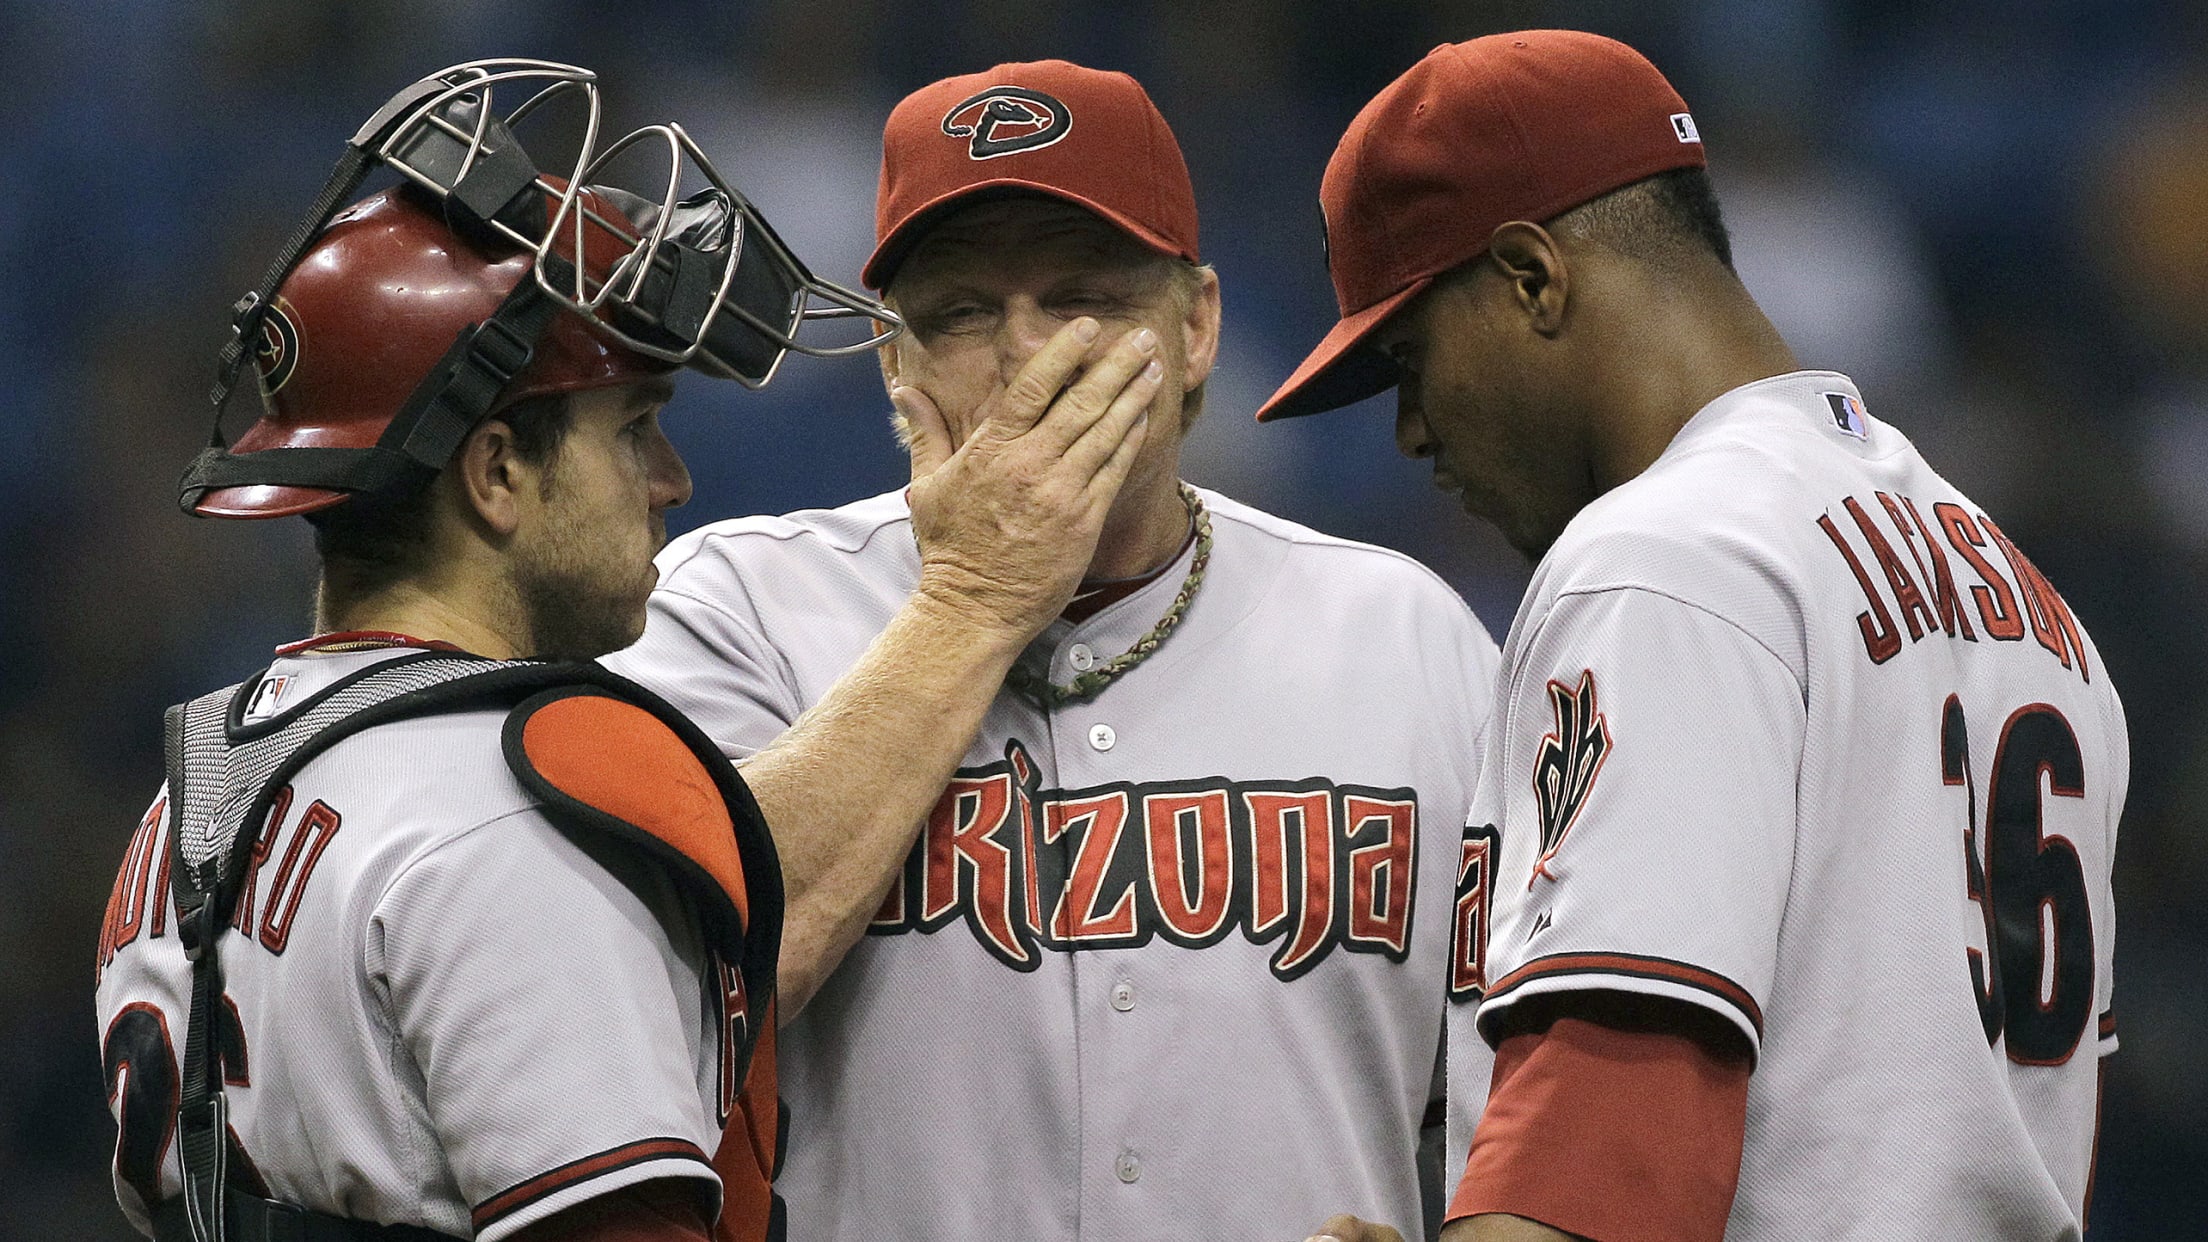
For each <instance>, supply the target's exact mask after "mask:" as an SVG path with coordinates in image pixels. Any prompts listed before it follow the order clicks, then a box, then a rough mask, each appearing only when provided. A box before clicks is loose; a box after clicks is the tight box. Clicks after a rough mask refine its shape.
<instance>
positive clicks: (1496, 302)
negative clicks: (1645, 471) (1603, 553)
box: [1368, 256, 1597, 561]
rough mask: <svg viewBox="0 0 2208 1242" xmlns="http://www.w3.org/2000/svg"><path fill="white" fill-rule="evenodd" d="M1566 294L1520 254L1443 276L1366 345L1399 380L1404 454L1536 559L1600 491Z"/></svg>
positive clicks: (1399, 436)
mask: <svg viewBox="0 0 2208 1242" xmlns="http://www.w3.org/2000/svg"><path fill="white" fill-rule="evenodd" d="M1560 292H1561V291H1560V290H1559V289H1555V288H1545V287H1544V286H1543V282H1542V280H1541V279H1539V277H1538V274H1537V275H1536V277H1534V278H1530V279H1529V278H1528V277H1527V276H1526V273H1525V271H1524V269H1523V265H1522V263H1520V262H1518V260H1517V257H1515V256H1514V257H1513V258H1512V259H1511V260H1509V261H1505V262H1497V261H1495V259H1494V257H1493V256H1483V257H1481V258H1480V259H1476V260H1474V261H1472V262H1471V263H1468V264H1466V265H1465V266H1464V267H1461V268H1459V269H1457V270H1455V271H1453V272H1450V273H1448V274H1446V275H1444V276H1442V277H1441V278H1440V279H1439V280H1437V281H1435V282H1434V284H1433V285H1432V286H1431V287H1429V288H1428V289H1427V290H1426V291H1425V292H1424V293H1422V294H1420V295H1419V296H1418V297H1416V298H1413V299H1412V300H1411V302H1410V303H1409V304H1408V305H1406V306H1405V307H1404V308H1403V309H1402V310H1401V311H1399V312H1397V313H1396V314H1395V315H1394V316H1392V317H1390V318H1389V319H1388V320H1387V322H1385V323H1383V324H1381V326H1380V327H1379V328H1377V329H1375V330H1374V332H1373V334H1372V336H1371V337H1370V338H1368V340H1369V341H1370V342H1371V343H1372V344H1373V345H1374V346H1375V347H1377V348H1379V349H1380V350H1382V351H1383V352H1385V353H1386V354H1388V356H1389V357H1391V358H1393V359H1394V360H1395V362H1396V364H1397V366H1398V367H1399V368H1400V370H1401V373H1402V379H1401V382H1400V383H1399V384H1398V386H1397V390H1396V419H1395V440H1396V447H1397V448H1399V449H1400V450H1402V452H1403V454H1404V455H1405V456H1408V457H1414V458H1430V459H1432V461H1433V463H1434V485H1435V486H1437V487H1439V488H1441V489H1443V490H1444V491H1449V492H1453V493H1456V494H1457V495H1458V497H1459V499H1460V501H1461V502H1462V504H1463V505H1464V508H1465V510H1466V511H1467V512H1470V513H1473V514H1476V515H1478V516H1480V517H1484V518H1486V519H1487V520H1489V521H1491V522H1493V523H1495V525H1496V526H1497V527H1498V528H1499V529H1500V530H1501V531H1502V533H1503V536H1504V538H1506V539H1508V540H1509V541H1510V543H1511V546H1513V547H1515V548H1517V549H1518V550H1519V551H1521V552H1523V553H1525V554H1526V555H1527V556H1528V557H1530V558H1532V559H1534V560H1536V561H1538V560H1539V559H1540V558H1541V557H1542V556H1543V555H1545V554H1546V553H1547V552H1548V550H1549V547H1550V545H1551V544H1553V543H1555V542H1556V539H1557V536H1558V535H1560V534H1562V533H1563V531H1564V527H1565V525H1566V524H1567V523H1568V522H1570V521H1571V520H1572V516H1573V515H1574V514H1576V513H1578V512H1579V510H1580V509H1581V508H1583V507H1585V506H1586V504H1587V503H1588V502H1589V501H1591V500H1593V499H1594V498H1595V496H1596V494H1597V491H1596V488H1595V487H1594V485H1593V482H1592V479H1591V477H1590V474H1589V470H1588V463H1587V455H1586V452H1585V436H1584V434H1583V424H1584V421H1585V420H1584V416H1583V411H1582V408H1581V403H1580V399H1579V396H1578V394H1579V392H1580V391H1581V388H1582V385H1583V384H1584V382H1585V381H1584V377H1583V376H1580V375H1576V374H1574V373H1573V368H1572V366H1571V362H1570V355H1569V353H1568V351H1567V350H1565V349H1563V348H1560V347H1559V345H1558V343H1557V333H1556V332H1555V331H1553V330H1552V328H1553V325H1554V323H1555V319H1556V316H1557V314H1558V313H1560V312H1559V311H1558V308H1555V307H1553V306H1551V305H1548V303H1549V302H1551V301H1553V300H1554V298H1555V297H1557V296H1559V295H1560Z"/></svg>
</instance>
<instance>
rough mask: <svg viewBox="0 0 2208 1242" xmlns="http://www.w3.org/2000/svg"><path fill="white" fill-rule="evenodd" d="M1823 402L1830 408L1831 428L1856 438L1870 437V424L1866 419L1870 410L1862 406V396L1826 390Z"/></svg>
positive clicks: (1864, 438) (1865, 438)
mask: <svg viewBox="0 0 2208 1242" xmlns="http://www.w3.org/2000/svg"><path fill="white" fill-rule="evenodd" d="M1825 404H1826V405H1827V406H1829V407H1831V409H1832V427H1833V430H1835V431H1837V432H1839V433H1840V434H1841V435H1844V436H1854V437H1855V438H1856V439H1858V440H1868V439H1870V438H1871V425H1870V423H1869V422H1868V421H1867V420H1868V419H1869V418H1870V416H1871V412H1870V411H1869V410H1866V409H1864V408H1863V398H1861V397H1858V396H1855V395H1853V394H1850V393H1844V392H1828V393H1826V394H1825Z"/></svg>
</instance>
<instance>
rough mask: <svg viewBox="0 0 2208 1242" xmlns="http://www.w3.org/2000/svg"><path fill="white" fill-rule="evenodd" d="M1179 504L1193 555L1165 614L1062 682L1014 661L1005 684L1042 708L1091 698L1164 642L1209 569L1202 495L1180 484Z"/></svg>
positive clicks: (1207, 527) (1208, 529) (1206, 516)
mask: <svg viewBox="0 0 2208 1242" xmlns="http://www.w3.org/2000/svg"><path fill="white" fill-rule="evenodd" d="M1181 503H1182V504H1183V505H1184V506H1186V507H1187V509H1188V520H1189V524H1190V525H1191V526H1193V527H1194V528H1195V530H1196V557H1195V559H1194V560H1192V561H1190V562H1189V566H1188V576H1187V577H1185V578H1183V579H1181V589H1180V590H1179V591H1178V592H1176V593H1175V594H1174V596H1173V602H1172V603H1171V604H1169V605H1167V606H1166V610H1165V615H1163V616H1161V617H1159V618H1158V623H1157V624H1156V625H1153V626H1151V627H1150V632H1149V633H1147V634H1144V635H1143V636H1142V637H1140V638H1138V639H1136V640H1135V645H1134V646H1132V647H1129V648H1128V649H1127V650H1125V651H1123V652H1121V653H1120V654H1118V655H1116V656H1113V657H1112V658H1111V659H1109V660H1106V661H1104V662H1103V663H1102V664H1099V665H1097V666H1096V667H1095V668H1092V669H1090V670H1089V671H1088V672H1086V673H1083V674H1081V675H1080V676H1078V677H1076V678H1074V679H1073V680H1072V681H1070V682H1067V683H1066V684H1065V685H1062V686H1061V685H1059V684H1057V683H1056V682H1053V681H1050V680H1049V679H1047V678H1044V677H1041V676H1038V675H1036V674H1035V673H1032V672H1029V671H1028V670H1027V669H1026V668H1025V667H1024V666H1022V665H1019V664H1014V665H1013V666H1012V671H1011V672H1009V673H1007V674H1005V678H1004V684H1006V685H1008V686H1010V687H1011V688H1012V689H1014V690H1016V691H1018V692H1019V693H1021V694H1024V695H1026V696H1027V697H1028V698H1029V699H1032V700H1034V702H1035V703H1036V704H1037V705H1038V706H1041V707H1044V708H1052V707H1064V706H1065V705H1066V704H1068V703H1079V702H1082V701H1084V700H1087V699H1093V698H1095V697H1096V696H1097V695H1098V694H1100V693H1102V691H1103V689H1104V687H1106V686H1108V685H1111V684H1112V682H1114V681H1116V680H1118V679H1119V677H1120V675H1121V674H1123V673H1125V672H1126V671H1127V670H1129V669H1131V668H1133V667H1134V666H1136V665H1137V664H1140V663H1142V662H1143V661H1144V660H1147V659H1149V658H1150V656H1151V654H1152V653H1153V652H1155V651H1157V649H1158V647H1159V646H1160V645H1161V644H1163V643H1164V642H1165V636H1166V635H1167V634H1170V633H1172V632H1173V628H1174V627H1175V626H1177V625H1179V624H1180V623H1181V618H1182V617H1185V616H1187V615H1188V606H1189V605H1190V604H1191V603H1193V602H1194V601H1195V599H1196V592H1197V590H1198V589H1199V588H1200V587H1202V586H1203V585H1204V571H1205V570H1207V569H1209V568H1211V514H1210V513H1209V512H1208V511H1207V510H1206V509H1205V508H1204V498H1203V497H1201V496H1199V495H1197V494H1196V489H1195V488H1193V487H1190V486H1189V485H1188V484H1186V483H1183V484H1181Z"/></svg>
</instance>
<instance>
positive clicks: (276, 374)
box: [253, 297, 299, 397]
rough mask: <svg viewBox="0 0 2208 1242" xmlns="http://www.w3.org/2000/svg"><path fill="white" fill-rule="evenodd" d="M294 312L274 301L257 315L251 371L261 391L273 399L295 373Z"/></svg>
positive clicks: (286, 304) (288, 305) (296, 329)
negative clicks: (258, 327) (256, 375)
mask: <svg viewBox="0 0 2208 1242" xmlns="http://www.w3.org/2000/svg"><path fill="white" fill-rule="evenodd" d="M297 313H298V312H296V311H294V310H292V308H291V303H289V302H286V301H285V300H284V299H282V298H280V297H279V298H277V299H275V300H274V301H272V302H270V303H269V304H268V310H267V311H266V312H265V313H263V314H262V315H261V331H260V335H259V336H258V337H256V338H254V341H253V368H254V370H256V371H258V372H259V373H260V377H261V391H262V392H265V393H267V394H268V395H269V396H272V397H273V396H275V395H276V393H277V392H278V391H279V390H281V389H282V388H283V386H284V384H285V383H286V382H287V381H289V380H290V379H291V373H292V372H293V371H296V370H298V369H299V321H298V320H297V319H295V318H293V316H294V315H296V314H297Z"/></svg>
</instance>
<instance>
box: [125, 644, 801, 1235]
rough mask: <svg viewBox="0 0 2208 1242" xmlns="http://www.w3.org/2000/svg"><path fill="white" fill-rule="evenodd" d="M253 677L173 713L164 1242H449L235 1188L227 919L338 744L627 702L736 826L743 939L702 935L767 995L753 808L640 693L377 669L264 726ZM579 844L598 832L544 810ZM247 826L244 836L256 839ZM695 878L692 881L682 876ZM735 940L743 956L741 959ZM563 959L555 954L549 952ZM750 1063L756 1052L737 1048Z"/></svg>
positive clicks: (571, 682) (518, 670) (769, 895)
mask: <svg viewBox="0 0 2208 1242" xmlns="http://www.w3.org/2000/svg"><path fill="white" fill-rule="evenodd" d="M258 682H259V679H258V678H255V679H252V680H249V681H246V682H243V683H241V684H239V685H237V686H234V687H231V688H229V689H225V690H218V691H216V692H214V693H212V694H207V695H203V696H201V697H200V698H197V699H194V700H192V701H191V702H189V703H184V704H180V705H178V706H176V707H172V708H170V709H169V712H168V716H167V720H166V728H165V739H164V741H165V744H166V751H167V760H168V778H169V824H168V829H169V850H170V859H169V873H170V877H171V880H172V883H173V886H174V891H175V896H176V908H177V931H178V936H179V939H180V940H181V942H182V944H183V947H184V951H185V955H186V956H187V957H188V958H189V959H190V961H191V963H192V985H191V994H192V999H191V1015H190V1019H189V1022H188V1025H187V1026H186V1028H185V1038H184V1057H183V1062H182V1064H181V1065H180V1066H179V1067H178V1068H179V1070H180V1071H181V1078H182V1082H181V1090H180V1093H179V1096H180V1101H179V1102H180V1107H179V1110H178V1116H177V1150H178V1154H179V1156H180V1157H181V1163H182V1165H183V1174H184V1188H183V1194H182V1195H181V1196H180V1197H179V1198H178V1199H177V1200H174V1201H171V1202H169V1203H165V1204H162V1205H160V1207H159V1210H157V1211H156V1213H155V1216H156V1224H157V1230H158V1232H157V1236H158V1237H159V1238H160V1239H161V1242H426V1240H427V1239H434V1238H438V1237H441V1236H443V1235H439V1234H435V1233H433V1232H430V1231H427V1230H423V1229H419V1228H415V1227H410V1226H386V1225H376V1224H371V1223H368V1222H362V1221H351V1220H344V1219H341V1218H338V1217H334V1216H327V1215H324V1214H321V1213H316V1212H309V1211H306V1210H304V1209H301V1208H296V1207H291V1206H289V1205H285V1204H278V1203H271V1202H269V1201H267V1200H265V1199H260V1198H257V1197H255V1196H252V1195H250V1194H247V1193H245V1192H244V1191H243V1190H241V1189H240V1188H238V1187H236V1186H234V1185H232V1184H231V1183H232V1178H231V1174H230V1169H229V1167H228V1166H229V1158H230V1122H229V1104H228V1101H227V1100H226V1098H225V1096H224V1094H223V1090H222V1067H221V1065H220V1064H219V1063H218V1062H219V1060H220V1052H219V1050H218V1049H217V1048H216V1047H215V1046H214V1043H213V1039H214V1023H213V1014H214V1013H215V1007H216V1006H218V1005H220V1004H221V1003H222V997H223V986H224V985H223V974H222V961H221V955H220V954H219V953H218V952H217V944H218V941H219V940H220V938H221V936H222V933H223V932H224V931H225V930H226V929H227V928H228V927H229V925H230V923H231V921H232V919H233V917H234V907H235V905H236V903H237V899H238V892H239V889H240V888H241V887H242V885H243V883H244V880H245V873H246V868H247V867H248V866H249V865H250V863H251V859H252V855H253V849H252V846H253V844H254V841H255V839H256V837H257V835H258V834H259V833H261V832H263V831H266V830H267V829H268V827H269V826H268V825H267V820H268V816H269V813H270V811H271V809H272V807H273V805H274V803H275V799H276V796H277V793H278V791H280V790H281V789H283V788H284V787H285V786H286V785H287V784H289V783H290V781H291V779H292V778H293V777H294V776H296V775H297V774H298V772H299V770H300V769H301V768H303V767H305V766H306V764H307V763H308V762H309V761H311V760H312V759H314V758H315V757H316V756H318V755H320V754H321V753H322V752H324V751H326V750H328V749H329V748H330V747H331V746H334V745H336V744H337V743H338V742H340V741H343V740H344V739H346V738H348V737H351V736H352V735H354V734H356V733H359V732H361V731H362V730H364V729H369V728H373V727H375V726H376V725H380V724H388V723H390V722H392V721H396V720H404V719H409V718H413V717H419V716H429V715H437V714H441V713H446V712H454V711H465V710H480V709H484V708H504V709H509V710H511V709H513V708H515V707H516V706H517V705H520V704H523V703H524V702H526V701H528V700H531V699H532V698H536V697H542V696H543V695H545V694H546V693H548V692H550V693H558V694H572V693H574V692H576V691H577V690H579V689H588V690H589V691H593V692H596V693H601V694H606V695H608V696H610V697H613V698H616V699H620V700H623V701H626V702H628V703H631V704H634V705H635V706H638V707H641V708H644V709H645V710H647V711H649V712H650V713H651V714H652V715H654V716H656V717H658V718H659V719H660V720H661V721H662V722H664V723H665V724H666V725H667V726H668V727H669V728H670V729H672V730H673V731H674V732H675V734H676V735H677V736H678V737H679V738H680V739H681V740H682V741H683V742H684V743H685V744H686V745H687V746H688V747H689V748H690V749H691V750H692V751H693V752H695V753H697V754H698V756H699V757H700V758H701V759H705V760H709V762H707V764H706V767H707V770H708V772H710V773H711V774H712V776H713V779H714V782H715V784H716V786H717V787H718V788H719V791H720V792H721V794H722V796H723V798H724V800H725V801H726V802H727V806H728V809H729V811H730V814H731V817H732V819H733V820H734V823H735V830H736V831H735V835H736V837H737V841H738V846H739V849H740V852H741V855H742V861H743V865H744V869H745V871H746V872H747V873H748V876H747V878H748V879H749V880H750V882H751V884H752V885H753V888H752V897H751V902H750V918H749V919H748V920H747V922H748V924H749V926H747V927H733V928H731V927H729V926H727V923H728V919H727V918H726V917H725V916H722V917H719V918H716V917H715V915H716V912H717V911H718V910H719V909H720V908H721V907H724V906H725V905H726V903H725V902H721V903H719V904H718V905H716V904H713V903H710V902H709V903H705V904H701V905H700V907H699V908H700V909H703V910H705V911H707V916H708V925H709V926H708V930H709V933H716V934H714V935H713V940H714V943H715V946H716V948H718V949H721V950H722V951H723V952H724V954H728V953H734V954H736V955H735V956H730V957H728V958H727V960H730V961H732V962H735V963H740V968H741V970H742V972H743V974H744V977H745V985H746V987H747V989H749V990H750V994H751V995H752V996H754V997H760V998H764V997H771V996H772V995H773V991H774V962H775V957H776V955H777V953H778V952H779V950H780V941H781V909H782V901H781V896H782V894H781V870H780V867H779V865H778V863H777V861H776V859H775V857H774V847H773V844H772V842H771V840H770V839H769V838H768V836H767V833H766V826H765V824H764V822H763V821H762V820H761V819H760V818H759V815H758V808H757V806H756V804H755V803H753V802H752V800H751V797H750V794H749V791H747V790H745V789H744V787H743V782H742V781H741V779H739V778H738V777H737V776H736V774H735V769H734V768H733V767H732V766H731V765H730V764H729V763H728V762H727V761H726V759H725V758H723V757H722V755H721V754H720V752H719V750H718V749H717V748H716V747H714V746H713V744H712V743H711V742H710V741H709V740H708V739H706V738H705V736H704V735H703V734H702V733H700V732H699V731H698V729H697V728H696V726H694V725H692V724H690V723H689V722H688V721H687V720H686V719H684V718H683V717H682V716H681V715H680V714H679V713H677V712H675V711H674V709H673V708H671V707H669V706H668V705H667V704H666V703H665V702H664V701H662V700H661V699H659V698H658V697H657V696H656V695H653V694H652V693H651V692H650V691H648V690H645V689H644V688H643V687H641V686H639V685H637V684H635V683H634V682H631V681H629V680H627V679H626V678H623V677H620V676H618V675H616V674H614V673H611V672H608V671H606V670H605V669H603V668H601V667H599V666H598V665H595V664H553V663H543V662H539V661H533V660H519V661H495V660H485V659H479V658H476V657H473V656H462V655H442V654H438V653H434V652H425V653H423V654H421V655H416V656H400V657H397V658H394V659H391V660H387V661H385V662H383V663H380V664H377V665H374V666H372V667H370V668H368V669H366V670H364V671H363V672H361V673H359V674H357V675H355V676H353V677H350V678H347V679H345V680H343V681H340V682H339V683H337V684H336V685H334V686H331V687H329V688H328V689H326V690H324V691H322V692H321V693H319V694H317V695H315V696H313V697H312V698H310V699H308V700H307V701H306V702H304V703H301V704H299V705H298V706H297V707H294V708H291V709H289V710H287V711H285V712H283V713H282V714H280V715H278V716H275V717H272V718H270V719H268V720H265V721H257V722H255V723H252V724H247V723H245V721H244V716H245V711H246V707H247V704H248V702H249V701H250V698H251V696H252V693H253V691H254V690H255V689H256V687H257V685H258ZM546 810H547V812H548V813H550V814H552V815H553V818H554V819H555V822H558V823H560V825H561V826H562V827H563V828H565V829H568V830H570V831H573V830H577V829H581V830H584V831H590V830H594V829H596V828H598V827H600V825H598V824H595V823H591V822H589V821H587V820H575V821H573V822H570V820H571V817H568V816H565V815H562V814H561V813H560V811H559V808H555V807H549V806H548V807H547V808H546ZM248 825H251V826H252V828H251V831H247V826H248ZM683 878H685V879H693V877H683ZM739 942H740V949H739V948H737V947H736V946H737V945H738V943H739ZM554 948H555V949H556V946H554ZM743 1051H744V1052H745V1054H746V1055H745V1058H744V1059H745V1060H747V1061H748V1055H749V1047H748V1046H747V1047H746V1048H745V1049H744V1050H743Z"/></svg>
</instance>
